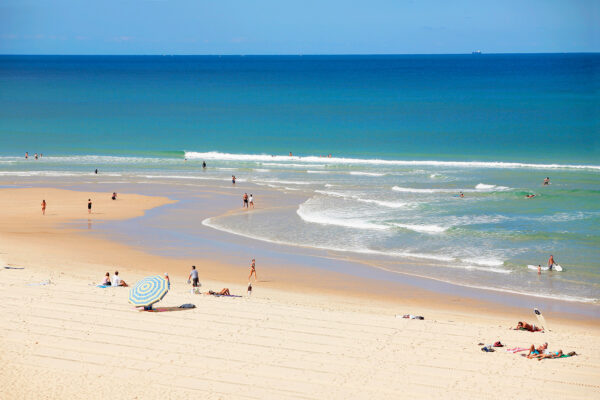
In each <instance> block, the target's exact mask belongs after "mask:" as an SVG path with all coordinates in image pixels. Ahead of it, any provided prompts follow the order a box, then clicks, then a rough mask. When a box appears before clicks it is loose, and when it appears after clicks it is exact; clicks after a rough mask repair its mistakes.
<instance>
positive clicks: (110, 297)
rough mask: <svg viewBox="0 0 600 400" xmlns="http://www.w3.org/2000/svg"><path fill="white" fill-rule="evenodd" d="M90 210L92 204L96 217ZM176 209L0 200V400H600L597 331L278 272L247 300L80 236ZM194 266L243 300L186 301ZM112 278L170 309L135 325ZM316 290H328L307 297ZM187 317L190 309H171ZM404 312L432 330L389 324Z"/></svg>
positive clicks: (236, 271)
mask: <svg viewBox="0 0 600 400" xmlns="http://www.w3.org/2000/svg"><path fill="white" fill-rule="evenodd" d="M42 198H45V199H46V201H47V202H48V209H47V215H46V216H45V217H42V216H41V210H40V206H39V203H40V202H41V199H42ZM88 198H92V200H93V201H94V214H92V215H91V216H88V214H87V209H86V204H87V199H88ZM169 202H170V201H169V200H168V199H166V198H159V197H152V196H141V195H134V194H123V195H120V196H119V200H117V201H115V202H113V201H111V200H110V193H85V192H74V191H69V190H59V189H33V188H32V189H2V190H0V221H1V222H0V262H1V264H0V267H4V266H11V267H13V268H24V269H4V268H0V288H1V290H2V294H3V296H2V299H3V307H2V308H1V309H0V330H1V333H0V398H3V399H5V398H6V399H44V398H48V399H58V398H77V399H101V398H102V399H103V398H107V397H111V398H124V399H132V398H138V399H153V398H165V397H166V398H192V397H194V398H198V397H200V398H227V399H230V398H240V399H244V398H254V399H258V398H260V399H287V398H290V399H293V398H305V399H306V398H308V399H311V398H321V397H327V398H334V399H348V398H374V397H377V398H386V399H387V398H389V399H395V398H407V397H412V398H423V399H425V398H427V399H428V398H431V397H433V396H443V398H474V397H478V398H485V399H488V398H517V397H518V398H522V399H530V398H531V399H533V398H536V399H537V398H539V397H543V398H557V399H559V398H560V399H565V398H573V399H579V398H580V399H590V398H597V397H598V396H600V384H599V383H598V376H600V345H598V339H599V337H600V326H599V324H598V321H597V320H589V321H574V320H570V319H567V318H565V319H558V318H548V322H549V323H550V328H551V329H552V330H551V331H549V332H546V333H529V332H521V331H514V330H511V329H510V328H511V327H514V326H515V325H516V322H517V321H518V320H529V321H530V322H536V321H535V320H534V318H533V316H532V314H531V313H530V312H529V313H526V312H525V310H521V309H506V310H503V311H502V312H500V311H499V310H498V307H496V308H494V307H493V306H490V305H488V304H485V303H483V302H476V301H474V300H465V299H460V298H456V297H449V296H436V295H435V294H432V293H426V292H425V291H419V290H417V289H414V288H413V289H410V288H406V290H405V291H402V292H401V293H399V294H397V295H396V296H393V297H391V296H389V295H385V296H381V295H378V290H377V289H376V287H375V285H374V284H372V283H365V282H360V283H359V282H358V280H355V279H352V278H349V277H345V278H344V279H345V281H344V284H343V285H340V284H339V283H338V285H337V286H335V285H331V287H332V288H331V289H330V290H327V287H329V282H334V281H339V279H342V277H340V275H339V274H338V275H336V274H334V273H321V274H322V275H319V276H318V277H317V276H315V275H314V273H313V272H311V271H310V270H308V271H303V272H297V273H296V274H294V275H292V273H291V272H289V271H282V270H277V269H275V268H274V267H271V268H264V269H258V273H259V278H261V274H262V276H263V277H262V279H265V278H264V276H267V277H268V278H269V280H271V281H274V282H267V283H262V282H258V283H257V284H255V285H254V289H255V290H254V292H253V294H252V297H250V298H248V297H247V296H246V281H245V279H246V278H247V274H248V272H249V271H248V268H247V266H243V267H240V266H233V265H226V264H224V263H223V262H216V261H215V260H211V259H205V260H194V261H192V260H187V259H184V258H182V259H175V258H165V257H159V256H156V255H151V254H148V253H147V252H145V251H144V249H143V246H141V245H140V247H139V248H134V247H131V246H126V245H124V244H122V243H117V242H114V241H110V240H106V239H102V238H97V237H91V236H89V235H84V234H82V232H81V230H82V229H85V224H86V222H87V223H88V224H91V225H92V229H93V226H94V225H95V224H97V223H98V224H101V223H102V220H105V219H126V218H134V217H137V216H141V215H143V213H144V212H145V211H146V210H149V209H152V208H154V207H159V206H161V205H165V204H168V203H169ZM88 219H89V220H91V221H86V220H88ZM191 262H195V263H197V265H199V268H198V269H199V272H200V280H201V282H202V291H208V290H209V289H211V290H216V291H218V290H220V289H221V288H223V287H229V288H230V290H231V292H232V293H233V294H237V295H242V297H213V296H205V295H196V294H191V293H190V286H189V285H187V284H186V280H187V273H188V271H189V265H191V264H190V263H191ZM115 269H118V270H119V271H120V276H122V278H123V279H124V280H125V281H127V282H128V283H130V284H133V283H134V282H135V281H136V280H138V279H140V278H142V277H143V276H145V275H148V274H151V273H152V274H156V273H162V272H166V271H168V272H169V274H170V275H171V280H172V289H171V291H170V292H169V293H168V294H167V296H166V297H165V299H164V300H163V301H162V302H161V303H159V304H158V305H157V306H158V308H160V307H166V308H167V310H166V311H164V312H155V313H147V312H138V311H136V310H135V309H134V308H133V307H132V306H131V304H129V303H128V302H127V296H128V290H127V289H126V288H107V289H101V288H97V287H96V286H95V284H96V283H98V282H99V281H100V280H101V278H102V276H103V275H104V273H105V272H106V271H109V272H110V273H111V274H112V273H113V272H114V270H115ZM240 274H241V275H242V278H240V277H239V275H240ZM311 274H313V275H311ZM207 277H208V278H209V279H207ZM274 277H275V278H274ZM311 277H312V280H313V281H314V282H317V281H318V282H320V285H309V282H310V281H311ZM293 283H295V284H293ZM359 287H360V289H361V290H358V288H359ZM308 288H311V289H310V290H309V289H308ZM384 292H385V291H384ZM386 293H387V292H386ZM184 303H193V304H195V305H196V308H195V309H191V310H180V309H177V308H175V307H177V306H179V305H181V304H184ZM406 313H411V314H419V315H423V316H424V317H425V320H424V321H419V320H407V319H401V318H396V316H395V315H396V314H406ZM497 340H501V341H502V342H503V343H505V344H506V345H507V346H508V347H517V346H519V347H528V346H529V345H531V344H532V343H534V344H536V345H539V344H541V343H543V342H545V341H547V342H549V344H550V346H549V347H550V349H551V350H558V349H562V350H563V351H565V352H569V351H577V352H578V353H580V355H579V356H577V357H571V358H565V359H558V360H544V361H539V362H538V361H535V360H527V359H525V358H523V357H521V356H520V355H519V354H522V353H518V354H510V353H507V352H505V351H504V350H503V349H497V351H496V352H494V353H485V352H482V351H481V350H480V347H481V346H478V345H477V344H478V343H479V342H483V343H486V344H487V343H493V342H495V341H497Z"/></svg>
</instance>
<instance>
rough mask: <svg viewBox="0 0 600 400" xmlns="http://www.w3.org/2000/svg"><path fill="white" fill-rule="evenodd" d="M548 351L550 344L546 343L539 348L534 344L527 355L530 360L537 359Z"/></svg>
mask: <svg viewBox="0 0 600 400" xmlns="http://www.w3.org/2000/svg"><path fill="white" fill-rule="evenodd" d="M547 351H548V343H544V344H542V345H541V346H539V347H537V348H536V347H535V346H534V345H533V344H532V345H531V347H530V348H529V353H527V357H528V358H532V357H535V356H537V355H540V354H544V353H546V352H547Z"/></svg>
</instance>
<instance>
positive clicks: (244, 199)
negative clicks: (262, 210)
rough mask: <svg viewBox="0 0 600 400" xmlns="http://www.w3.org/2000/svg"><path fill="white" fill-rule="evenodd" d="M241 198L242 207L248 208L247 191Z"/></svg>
mask: <svg viewBox="0 0 600 400" xmlns="http://www.w3.org/2000/svg"><path fill="white" fill-rule="evenodd" d="M242 200H243V201H244V203H243V204H242V208H244V207H246V208H248V193H244V196H243V197H242Z"/></svg>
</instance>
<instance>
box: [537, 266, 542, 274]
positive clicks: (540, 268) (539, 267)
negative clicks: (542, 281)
mask: <svg viewBox="0 0 600 400" xmlns="http://www.w3.org/2000/svg"><path fill="white" fill-rule="evenodd" d="M541 274H542V266H541V265H538V275H541Z"/></svg>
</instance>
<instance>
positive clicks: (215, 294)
mask: <svg viewBox="0 0 600 400" xmlns="http://www.w3.org/2000/svg"><path fill="white" fill-rule="evenodd" d="M208 295H209V296H215V297H242V296H238V295H235V294H219V293H208Z"/></svg>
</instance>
